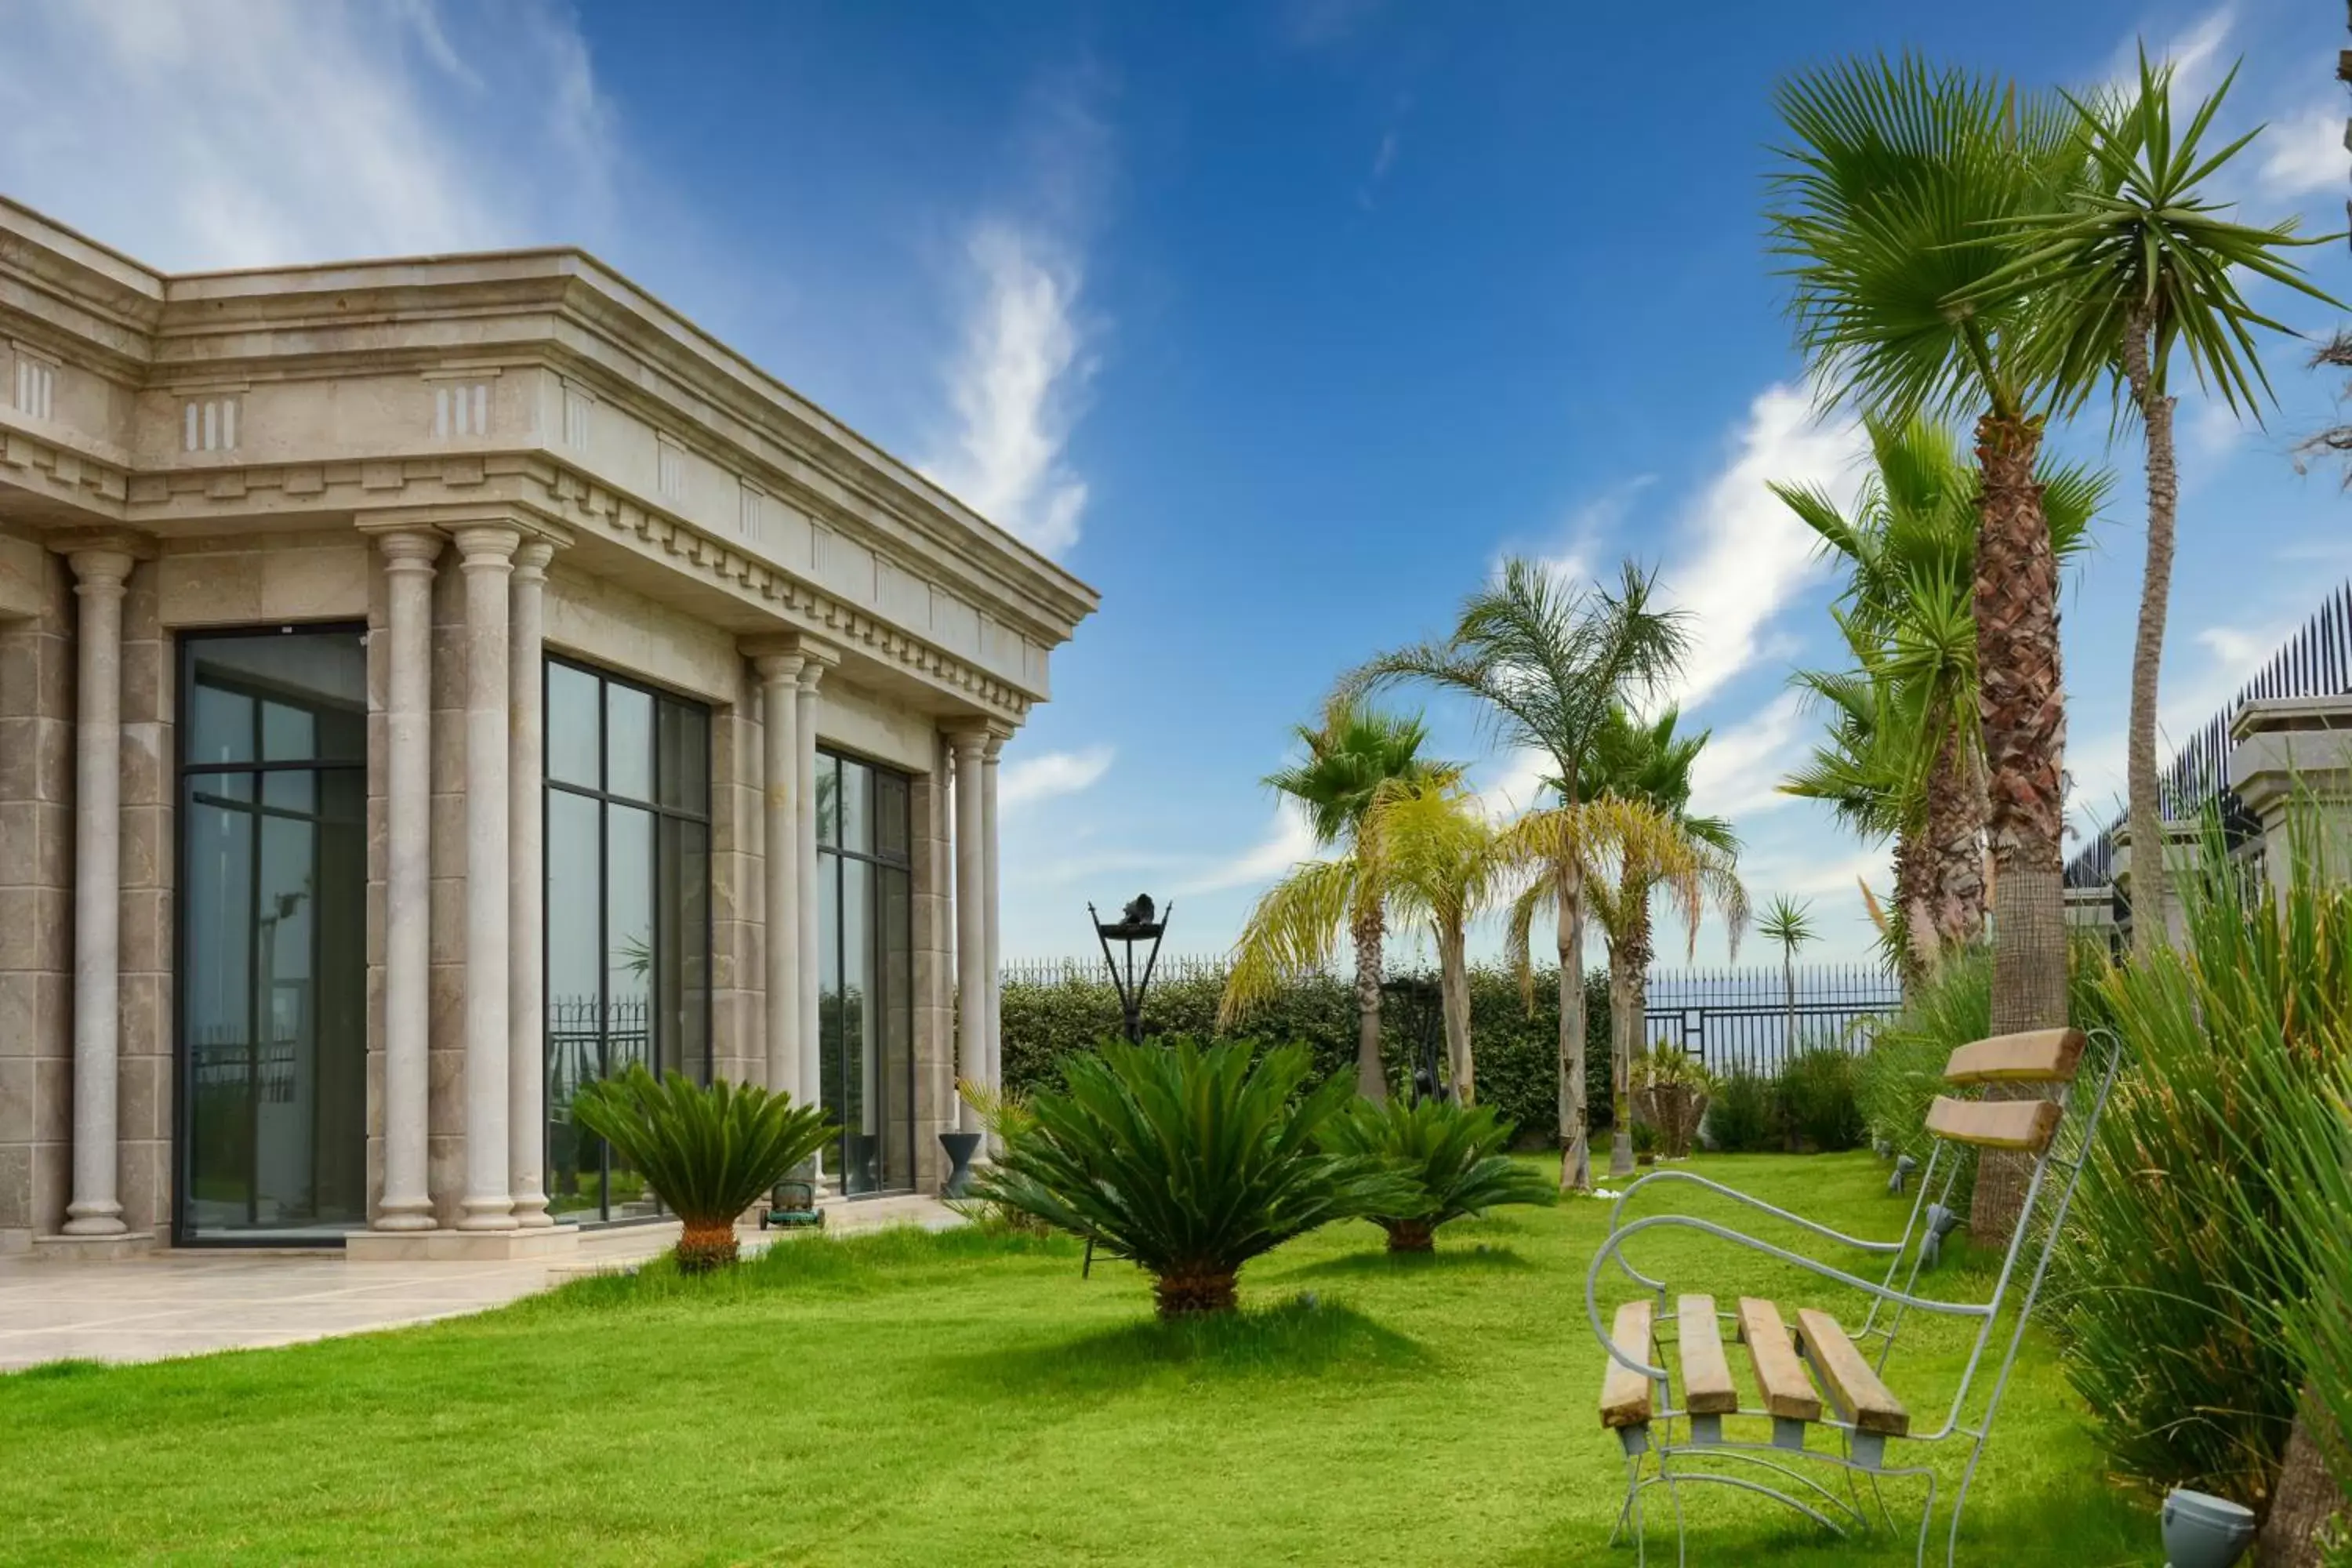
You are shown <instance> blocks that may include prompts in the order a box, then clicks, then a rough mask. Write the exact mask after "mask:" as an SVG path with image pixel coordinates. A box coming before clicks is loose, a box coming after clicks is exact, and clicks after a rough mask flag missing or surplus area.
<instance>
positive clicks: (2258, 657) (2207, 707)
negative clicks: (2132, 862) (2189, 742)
mask: <svg viewBox="0 0 2352 1568" xmlns="http://www.w3.org/2000/svg"><path fill="white" fill-rule="evenodd" d="M2302 623H2303V616H2301V615H2296V616H2282V617H2280V618H2278V619H2275V620H2270V621H2263V622H2259V623H2257V624H2255V625H2253V626H2205V627H2201V628H2200V629H2199V631H2198V632H2197V633H2196V634H2195V636H2193V637H2190V638H2189V642H2190V643H2191V644H2193V645H2194V646H2196V647H2200V648H2201V649H2203V650H2204V656H2205V657H2204V658H2203V659H2202V660H2201V661H2200V662H2198V663H2195V664H2193V665H2191V666H2189V668H2187V669H2183V668H2182V660H2181V659H2180V657H2179V654H2180V649H2181V646H2182V645H2181V643H2180V641H2179V639H2177V638H2174V639H2168V641H2167V643H2166V653H2167V655H2168V657H2167V658H2166V659H2165V661H2164V669H2163V672H2162V674H2161V676H2160V677H2159V679H2158V689H2157V730H2156V760H2157V765H2158V767H2159V768H2161V767H2163V766H2165V765H2166V764H2167V763H2168V761H2169V760H2170V757H2171V754H2172V750H2173V747H2174V745H2175V743H2177V742H2180V741H2183V740H2186V739H2187V738H2188V737H2189V735H2190V734H2192V733H2193V732H2194V731H2196V729H2197V727H2198V726H2199V725H2200V724H2203V723H2204V722H2205V721H2207V720H2209V719H2210V718H2212V717H2213V715H2214V714H2215V713H2217V712H2219V711H2221V706H2222V704H2224V703H2226V702H2228V701H2229V700H2231V698H2233V697H2235V696H2236V695H2237V694H2238V689H2239V688H2240V687H2242V686H2243V685H2244V684H2245V683H2246V681H2247V680H2248V679H2251V678H2252V675H2253V673H2254V671H2255V670H2256V669H2258V668H2261V667H2262V664H2263V660H2264V659H2266V658H2270V656H2271V655H2272V653H2273V652H2274V651H2276V649H2277V648H2278V646H2279V645H2280V644H2281V643H2283V642H2284V641H2285V640H2286V639H2287V637H2289V636H2291V635H2292V634H2293V633H2294V629H2295V627H2296V626H2300V625H2302ZM2104 711H2106V712H2109V713H2112V714H2113V715H2114V716H2115V721H2114V722H2113V723H2111V724H2110V725H2108V726H2107V727H2106V728H2105V729H2103V730H2101V731H2099V732H2098V733H2096V734H2095V735H2092V736H2089V737H2087V738H2085V739H2083V740H2079V741H2070V742H2068V744H2067V747H2066V773H2067V778H2068V784H2069V786H2070V787H2069V789H2068V792H2067V799H2066V809H2067V812H2068V814H2069V815H2070V816H2072V817H2073V818H2074V823H2075V826H2077V827H2078V828H2081V829H2083V830H2084V831H2086V832H2095V831H2096V830H2097V828H2099V827H2100V826H2105V823H2106V821H2107V819H2108V818H2109V817H2111V816H2115V815H2116V813H2118V812H2120V811H2121V810H2122V809H2123V804H2124V799H2125V795H2126V788H2127V786H2128V784H2129V779H2128V776H2127V774H2126V762H2127V759H2128V754H2129V751H2128V748H2129V731H2127V730H2126V728H2125V725H2124V718H2125V714H2124V702H2123V700H2122V698H2121V697H2120V696H2119V697H2118V698H2117V699H2116V700H2114V701H2113V702H2111V703H2109V704H2107V705H2106V707H2105V709H2104Z"/></svg>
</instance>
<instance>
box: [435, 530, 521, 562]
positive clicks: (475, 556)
mask: <svg viewBox="0 0 2352 1568" xmlns="http://www.w3.org/2000/svg"><path fill="white" fill-rule="evenodd" d="M449 537H450V538H452V539H454V540H456V541H457V553H458V555H459V556H460V557H461V558H462V563H463V564H465V565H467V566H474V565H483V566H488V565H498V566H509V565H510V564H511V563H512V562H513V560H514V555H515V552H516V551H517V550H519V549H520V548H521V546H522V530H521V529H520V528H517V527H516V526H515V525H514V524H513V523H511V522H466V523H459V524H458V525H457V527H455V528H452V529H451V530H450V531H449Z"/></svg>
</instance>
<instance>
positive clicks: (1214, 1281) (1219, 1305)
mask: <svg viewBox="0 0 2352 1568" xmlns="http://www.w3.org/2000/svg"><path fill="white" fill-rule="evenodd" d="M1151 1296H1152V1300H1153V1303H1154V1304H1155V1305H1156V1306H1157V1307H1158V1308H1159V1310H1160V1316H1161V1317H1163V1318H1191V1317H1197V1316H1200V1315H1201V1314H1202V1313H1205V1312H1230V1311H1232V1310H1234V1307H1236V1306H1237V1305H1239V1304H1240V1300H1241V1298H1240V1297H1239V1295H1237V1294H1236V1293H1235V1291H1234V1276H1233V1275H1232V1274H1230V1273H1223V1272H1219V1271H1216V1270H1213V1269H1209V1270H1203V1271H1202V1272H1198V1273H1185V1274H1162V1275H1161V1276H1160V1278H1159V1279H1155V1280H1153V1281H1152V1282H1151Z"/></svg>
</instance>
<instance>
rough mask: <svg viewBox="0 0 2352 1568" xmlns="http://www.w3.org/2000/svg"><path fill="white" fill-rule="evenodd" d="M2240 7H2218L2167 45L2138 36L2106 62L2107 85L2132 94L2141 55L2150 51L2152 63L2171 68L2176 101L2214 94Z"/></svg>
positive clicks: (2120, 45) (2121, 44) (2122, 44)
mask: <svg viewBox="0 0 2352 1568" xmlns="http://www.w3.org/2000/svg"><path fill="white" fill-rule="evenodd" d="M2236 12H2237V7H2236V6H2234V5H2217V6H2215V7H2214V8H2213V9H2212V10H2210V11H2208V12H2207V13H2205V15H2203V16H2200V17H2198V18H2197V20H2196V21H2195V22H2194V23H2192V24H2191V25H2190V26H2189V29H2188V31H2186V32H2184V33H2181V34H2179V35H2178V36H2177V37H2173V38H2171V39H2169V40H2165V41H2161V42H2158V41H2154V40H2150V39H2147V38H2144V37H2140V36H2139V35H2137V34H2135V35H2133V36H2132V37H2127V38H2125V39H2123V40H2122V41H2120V42H2119V43H2117V44H2116V48H2115V52H2114V54H2112V55H2110V56H2109V57H2108V59H2107V69H2106V78H2107V83H2108V85H2109V86H2110V87H2111V88H2113V89H2116V90H2117V91H2122V92H2130V91H2134V90H2137V88H2138V86H2139V53H2140V50H2141V48H2142V47H2146V48H2147V58H2148V59H2149V61H2150V62H2151V63H2153V64H2156V65H2163V64H2165V63H2167V62H2170V64H2171V66H2172V89H2173V100H2174V101H2175V102H2176V103H2179V102H2181V101H2183V100H2186V101H2188V102H2192V103H2193V102H2196V101H2197V100H2200V99H2202V98H2203V97H2204V96H2205V94H2206V93H2208V92H2210V91H2211V90H2212V89H2213V87H2214V86H2215V85H2216V84H2217V83H2218V82H2219V80H2220V78H2221V71H2220V69H2219V68H2220V66H2221V49H2222V47H2223V46H2224V45H2226V44H2228V43H2229V41H2230V28H2231V25H2232V24H2233V23H2234V22H2235V21H2236V20H2237V15H2236Z"/></svg>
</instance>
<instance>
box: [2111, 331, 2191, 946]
mask: <svg viewBox="0 0 2352 1568" xmlns="http://www.w3.org/2000/svg"><path fill="white" fill-rule="evenodd" d="M2149 326H2150V323H2149V321H2148V320H2147V316H2146V315H2145V314H2143V313H2142V312H2140V311H2138V310H2134V311H2133V312H2132V314H2131V317H2130V319H2129V320H2128V321H2126V322H2125V323H2124V379H2125V380H2126V382H2128V383H2129V384H2130V385H2131V395H2132V401H2133V402H2134V403H2136V404H2137V405H2139V414H2140V420H2141V422H2142V424H2144V425H2145V426H2147V564H2146V565H2145V566H2144V567H2142V569H2141V573H2140V584H2139V630H2138V631H2137V633H2136V634H2135V635H2134V637H2133V639H2132V676H2131V721H2130V724H2131V733H2130V736H2129V738H2128V742H2127V758H2128V761H2127V776H2126V804H2127V808H2128V809H2127V816H2128V817H2129V819H2130V822H2131V904H2132V956H2133V957H2135V958H2137V959H2139V960H2141V961H2143V962H2145V961H2146V960H2147V959H2148V958H2150V957H2152V956H2154V954H2155V952H2156V950H2157V948H2158V946H2160V945H2161V944H2162V943H2163V942H2164V941H2165V939H2166V937H2167V935H2168V930H2167V926H2168V921H2167V919H2166V914H2167V910H2168V902H2167V894H2168V889H2167V880H2168V879H2167V876H2166V868H2165V864H2164V851H2165V842H2164V803H2163V801H2162V799H2161V798H2160V797H2159V796H2158V793H2157V782H2156V701H2157V677H2158V670H2159V668H2160V667H2161V666H2162V665H2163V663H2164V617H2165V611H2166V608H2167V605H2168V601H2169V600H2170V599H2171V596H2172V539H2173V525H2174V521H2175V518H2174V513H2175V510H2176V509H2177V508H2178V506H2179V500H2180V479H2179V472H2178V470H2177V469H2176V468H2175V467H2174V464H2173V450H2172V408H2173V400H2172V399H2171V398H2170V397H2168V396H2166V395H2163V394H2161V393H2159V392H2158V390H2157V388H2156V384H2155V379H2154V377H2153V376H2151V375H2150V374H2149V371H2148V363H2147V342H2148V331H2149Z"/></svg>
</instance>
